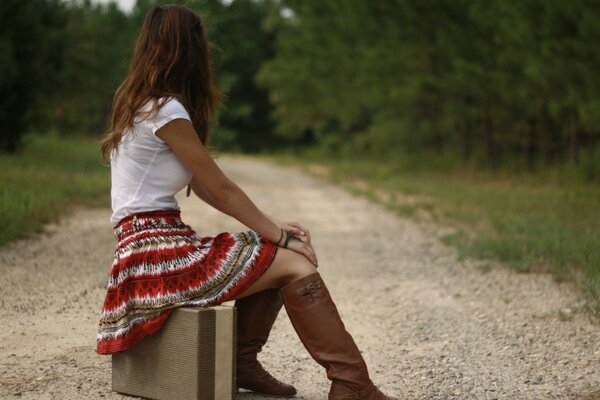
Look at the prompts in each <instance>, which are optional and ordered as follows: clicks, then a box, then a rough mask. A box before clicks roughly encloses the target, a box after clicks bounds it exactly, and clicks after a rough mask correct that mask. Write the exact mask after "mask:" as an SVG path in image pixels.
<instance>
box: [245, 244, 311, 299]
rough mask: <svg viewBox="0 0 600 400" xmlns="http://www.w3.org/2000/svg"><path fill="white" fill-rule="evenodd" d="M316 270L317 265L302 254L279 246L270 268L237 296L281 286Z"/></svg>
mask: <svg viewBox="0 0 600 400" xmlns="http://www.w3.org/2000/svg"><path fill="white" fill-rule="evenodd" d="M315 272H317V269H316V268H315V266H314V265H313V264H312V263H311V262H310V261H308V259H307V258H306V257H304V256H303V255H302V254H299V253H297V252H295V251H293V250H289V249H284V248H279V249H278V250H277V254H275V258H274V259H273V262H272V263H271V265H270V266H269V268H267V270H266V271H265V272H264V273H263V274H262V276H261V277H260V278H258V279H257V280H256V281H255V282H254V283H253V284H252V285H251V286H250V287H249V288H248V289H246V290H245V291H244V292H243V293H241V294H240V295H239V296H237V297H236V298H238V299H241V298H243V297H246V296H250V295H252V294H254V293H258V292H261V291H263V290H266V289H273V288H280V287H282V286H285V285H287V284H288V283H291V282H293V281H295V280H298V279H300V278H303V277H305V276H307V275H310V274H313V273H315Z"/></svg>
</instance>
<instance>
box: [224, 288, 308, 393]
mask: <svg viewBox="0 0 600 400" xmlns="http://www.w3.org/2000/svg"><path fill="white" fill-rule="evenodd" d="M282 305H283V303H282V301H281V296H280V295H279V290H278V289H270V290H264V291H262V292H258V293H255V294H253V295H251V296H248V297H245V298H243V299H239V300H236V302H235V307H236V308H237V315H238V320H237V327H238V340H237V343H238V345H237V368H236V375H237V377H236V381H237V387H238V388H243V389H247V390H250V391H252V392H256V393H260V394H263V395H267V396H271V397H290V396H294V395H295V394H296V389H295V388H294V387H293V386H292V385H288V384H286V383H283V382H280V381H279V380H277V379H275V378H274V377H273V376H272V375H271V374H270V373H268V372H267V371H265V369H264V368H263V366H262V365H261V363H260V362H259V361H258V359H257V355H258V353H259V352H260V351H261V350H262V347H263V345H264V344H265V343H266V342H267V339H268V338H269V333H270V332H271V328H272V327H273V323H275V319H276V318H277V314H278V313H279V310H281V307H282Z"/></svg>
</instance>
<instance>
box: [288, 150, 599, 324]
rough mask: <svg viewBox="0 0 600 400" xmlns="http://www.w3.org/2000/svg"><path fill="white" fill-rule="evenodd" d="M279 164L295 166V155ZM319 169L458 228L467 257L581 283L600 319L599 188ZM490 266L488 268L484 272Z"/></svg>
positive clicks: (549, 180) (397, 207) (375, 166)
mask: <svg viewBox="0 0 600 400" xmlns="http://www.w3.org/2000/svg"><path fill="white" fill-rule="evenodd" d="M278 159H279V160H280V161H283V162H286V160H287V161H290V159H289V156H284V157H279V158H278ZM320 160H322V158H320ZM312 161H314V159H313V160H312ZM303 162H304V163H305V162H306V159H303ZM317 164H318V165H324V166H325V167H326V170H327V171H328V172H327V173H324V172H323V168H315V167H314V164H311V163H310V162H309V165H313V167H310V166H309V167H308V170H309V172H310V170H311V168H312V169H313V170H318V171H320V173H319V175H326V176H327V177H329V178H330V179H332V180H333V181H334V182H338V183H340V184H342V185H344V186H346V187H349V188H350V189H351V190H352V191H353V192H356V193H360V194H362V195H365V196H367V197H369V198H371V199H374V200H376V201H379V202H381V203H383V204H384V205H386V206H387V207H388V208H390V209H391V210H393V211H395V212H397V213H398V214H399V215H401V216H407V217H414V218H420V217H423V216H425V217H426V218H427V219H428V220H433V221H434V222H435V223H438V224H442V225H445V226H447V227H451V228H452V229H454V233H451V234H448V235H445V236H444V237H442V238H440V239H441V240H442V241H443V242H444V243H446V244H449V245H452V246H455V247H457V248H458V250H459V257H475V258H478V259H482V260H486V259H488V260H498V261H501V262H502V263H504V264H505V265H507V266H509V267H510V268H513V269H515V270H516V271H520V272H529V271H544V272H551V273H552V274H553V275H554V276H555V278H556V279H557V280H559V281H570V282H575V283H577V284H578V285H579V286H580V287H581V288H582V289H583V292H584V293H586V295H587V297H588V298H589V299H590V301H589V304H590V306H591V307H590V308H591V309H592V310H593V312H594V313H596V315H598V316H599V317H600V185H599V184H598V183H597V182H596V183H583V181H576V180H570V179H568V177H565V176H563V177H562V178H561V177H560V174H559V175H558V176H556V175H552V174H548V173H547V174H545V175H542V174H530V175H517V174H514V173H508V172H505V173H499V174H490V173H484V172H473V171H472V170H467V171H465V170H463V171H455V172H442V171H437V172H432V171H427V170H426V169H423V168H417V169H414V170H410V169H407V168H406V167H405V166H402V165H400V164H398V165H394V164H390V163H387V164H383V165H382V163H379V162H375V161H360V160H356V159H354V160H344V159H339V158H338V159H335V160H329V161H326V162H323V161H318V162H317ZM357 183H359V184H357ZM484 264H485V262H484ZM485 265H487V264H485ZM489 268H490V267H489V265H487V266H486V267H485V268H482V272H485V271H488V270H489Z"/></svg>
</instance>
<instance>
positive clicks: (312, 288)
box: [302, 282, 321, 303]
mask: <svg viewBox="0 0 600 400" xmlns="http://www.w3.org/2000/svg"><path fill="white" fill-rule="evenodd" d="M320 288H321V284H320V283H315V282H310V283H308V284H306V293H303V294H302V295H303V296H310V300H311V301H312V302H313V303H314V302H315V296H314V294H315V293H316V291H317V290H318V289H320Z"/></svg>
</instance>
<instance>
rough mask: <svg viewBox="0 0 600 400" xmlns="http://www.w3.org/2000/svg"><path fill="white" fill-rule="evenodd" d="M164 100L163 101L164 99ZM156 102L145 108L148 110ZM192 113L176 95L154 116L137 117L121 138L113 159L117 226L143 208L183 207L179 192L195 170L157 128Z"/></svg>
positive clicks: (112, 178)
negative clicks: (181, 159)
mask: <svg viewBox="0 0 600 400" xmlns="http://www.w3.org/2000/svg"><path fill="white" fill-rule="evenodd" d="M162 100H163V99H160V100H159V101H162ZM152 104H153V102H152V101H151V102H149V103H147V104H146V105H145V106H144V107H143V108H142V109H141V111H142V112H144V111H147V110H149V109H150V107H151V106H152ZM180 118H182V119H187V120H188V121H191V119H190V116H189V114H188V112H187V111H186V109H185V108H184V107H183V105H182V104H181V103H180V102H179V101H178V100H177V99H175V98H173V97H171V98H168V99H167V100H166V102H165V103H164V104H163V106H162V107H161V108H160V109H159V110H158V113H157V114H156V116H154V117H152V118H145V119H143V117H139V116H138V117H136V119H135V122H134V125H133V127H131V128H129V129H128V130H127V131H126V132H125V133H124V134H123V137H122V139H121V143H120V144H119V146H118V149H117V150H116V151H113V153H112V155H111V160H110V166H111V184H112V186H111V203H112V210H113V214H112V216H111V219H110V221H111V223H112V224H113V225H116V224H117V223H118V222H119V221H120V220H121V219H123V218H125V217H126V216H128V215H130V214H134V213H138V212H143V211H153V210H161V209H176V210H179V205H178V204H177V200H176V199H175V194H176V193H177V192H179V191H180V190H181V189H183V188H184V187H185V186H186V185H187V184H188V183H189V182H190V180H191V179H192V173H191V172H190V171H188V170H187V169H186V168H185V167H184V166H183V164H182V163H181V162H180V161H179V159H178V158H177V156H176V155H175V153H173V151H172V150H171V148H170V147H169V146H168V145H167V144H166V143H165V142H164V141H163V140H162V139H161V138H159V137H158V136H156V131H157V130H159V129H160V128H162V127H163V126H164V125H165V124H167V123H168V122H170V121H173V120H175V119H180Z"/></svg>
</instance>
